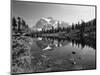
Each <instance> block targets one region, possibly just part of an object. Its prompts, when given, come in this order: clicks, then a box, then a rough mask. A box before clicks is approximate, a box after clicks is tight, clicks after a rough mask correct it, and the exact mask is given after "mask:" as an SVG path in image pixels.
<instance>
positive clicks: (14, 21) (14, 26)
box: [12, 17, 17, 30]
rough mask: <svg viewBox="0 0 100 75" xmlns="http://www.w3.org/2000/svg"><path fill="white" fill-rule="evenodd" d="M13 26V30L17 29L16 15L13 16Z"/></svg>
mask: <svg viewBox="0 0 100 75" xmlns="http://www.w3.org/2000/svg"><path fill="white" fill-rule="evenodd" d="M12 26H13V30H15V29H16V27H17V21H16V19H15V17H13V19H12Z"/></svg>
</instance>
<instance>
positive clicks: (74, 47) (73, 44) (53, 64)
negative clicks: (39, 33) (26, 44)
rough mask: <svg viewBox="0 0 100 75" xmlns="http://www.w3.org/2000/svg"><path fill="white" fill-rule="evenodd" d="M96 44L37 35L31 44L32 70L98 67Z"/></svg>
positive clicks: (45, 70) (67, 69) (46, 70)
mask: <svg viewBox="0 0 100 75" xmlns="http://www.w3.org/2000/svg"><path fill="white" fill-rule="evenodd" d="M95 48H96V47H95V45H94V44H93V43H91V41H90V42H89V41H88V40H86V39H85V40H82V39H80V40H72V39H69V38H66V39H64V38H56V37H36V38H33V43H32V46H31V57H32V59H31V68H32V72H51V71H71V70H86V69H95V68H96V61H95V60H96V59H95V58H96V57H95V56H96V55H95V54H96V49H95Z"/></svg>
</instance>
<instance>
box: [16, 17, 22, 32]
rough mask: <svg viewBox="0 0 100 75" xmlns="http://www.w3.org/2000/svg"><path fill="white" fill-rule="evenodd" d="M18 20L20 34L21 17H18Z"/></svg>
mask: <svg viewBox="0 0 100 75" xmlns="http://www.w3.org/2000/svg"><path fill="white" fill-rule="evenodd" d="M17 19H18V32H19V31H20V30H21V28H20V27H21V18H20V17H18V18H17Z"/></svg>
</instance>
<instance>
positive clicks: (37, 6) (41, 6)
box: [11, 0, 95, 27]
mask: <svg viewBox="0 0 100 75" xmlns="http://www.w3.org/2000/svg"><path fill="white" fill-rule="evenodd" d="M11 12H12V17H13V16H15V17H18V16H20V17H22V18H23V19H24V20H25V21H26V23H27V24H28V25H29V26H30V27H33V26H35V25H36V23H37V21H38V20H40V19H41V18H43V17H52V18H54V19H56V20H59V21H65V22H67V23H68V24H69V25H71V24H72V23H77V22H78V21H81V20H84V21H89V20H92V19H94V18H95V7H94V6H80V5H68V4H51V3H39V2H27V1H15V0H14V1H12V11H11Z"/></svg>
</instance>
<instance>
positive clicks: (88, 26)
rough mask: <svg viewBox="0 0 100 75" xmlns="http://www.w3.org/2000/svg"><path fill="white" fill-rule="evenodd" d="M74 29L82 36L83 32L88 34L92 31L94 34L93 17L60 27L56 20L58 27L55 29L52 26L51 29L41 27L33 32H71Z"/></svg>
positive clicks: (94, 24)
mask: <svg viewBox="0 0 100 75" xmlns="http://www.w3.org/2000/svg"><path fill="white" fill-rule="evenodd" d="M74 30H75V31H76V32H77V34H81V35H80V36H83V35H84V33H88V34H90V33H92V32H93V34H95V31H96V19H93V20H91V21H88V22H84V21H83V20H82V21H81V23H79V22H78V23H77V24H74V23H72V25H71V26H69V27H60V23H59V22H58V27H57V28H55V29H54V28H53V26H52V29H49V30H44V29H42V31H39V32H35V33H36V34H39V35H41V34H45V33H59V32H65V33H71V32H72V31H74Z"/></svg>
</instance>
